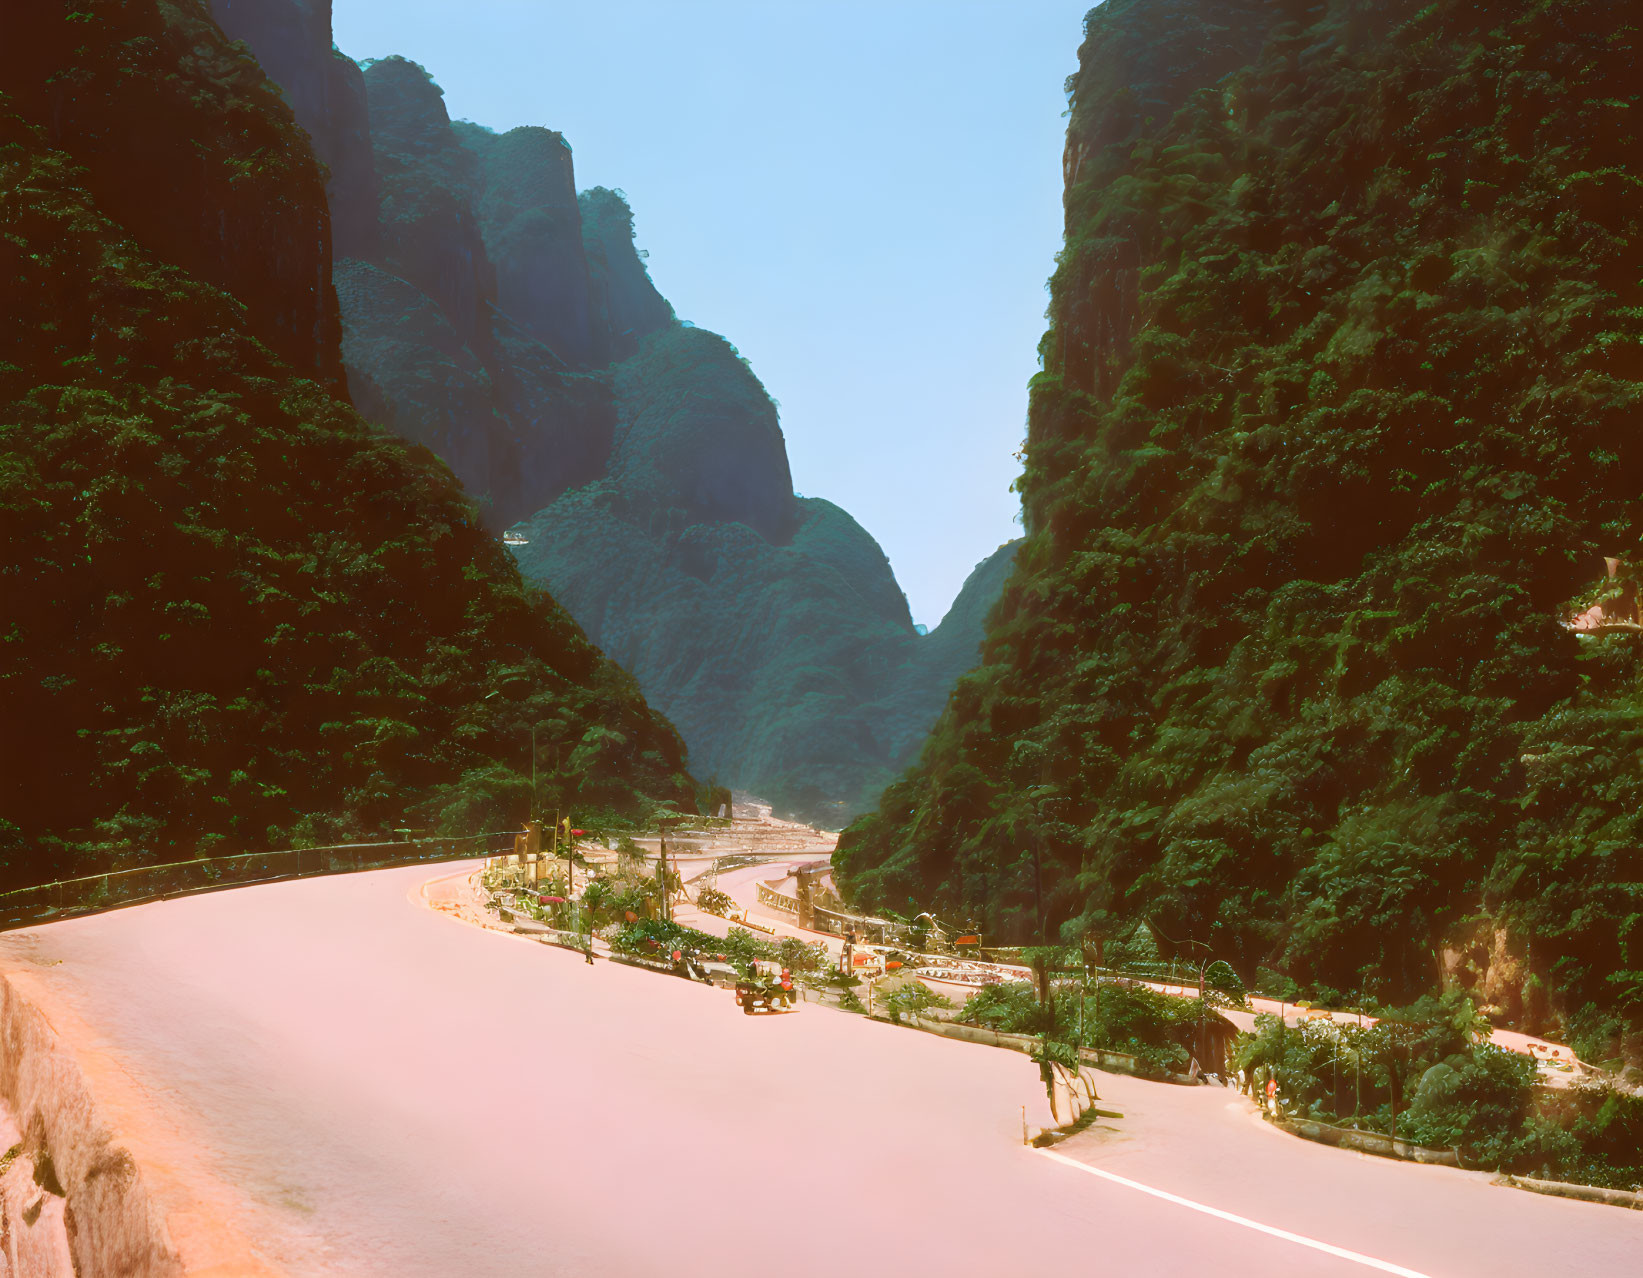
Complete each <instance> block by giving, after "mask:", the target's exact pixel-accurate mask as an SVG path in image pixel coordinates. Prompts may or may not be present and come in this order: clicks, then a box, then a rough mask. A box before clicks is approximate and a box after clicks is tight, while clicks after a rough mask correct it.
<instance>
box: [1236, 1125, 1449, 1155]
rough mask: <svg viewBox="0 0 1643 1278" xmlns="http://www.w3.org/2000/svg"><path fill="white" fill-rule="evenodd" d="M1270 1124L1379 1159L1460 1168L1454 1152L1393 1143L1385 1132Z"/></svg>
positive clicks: (1329, 1126) (1400, 1142)
mask: <svg viewBox="0 0 1643 1278" xmlns="http://www.w3.org/2000/svg"><path fill="white" fill-rule="evenodd" d="M1267 1121H1268V1122H1270V1123H1271V1124H1272V1125H1273V1126H1275V1127H1277V1128H1279V1129H1280V1130H1282V1131H1286V1132H1288V1133H1289V1134H1290V1135H1291V1136H1299V1137H1300V1138H1301V1139H1302V1140H1315V1141H1317V1142H1318V1143H1319V1144H1321V1145H1335V1146H1337V1147H1339V1148H1341V1149H1353V1150H1357V1151H1358V1152H1359V1153H1362V1154H1374V1155H1376V1156H1377V1157H1380V1158H1401V1159H1403V1160H1405V1161H1406V1162H1412V1163H1430V1164H1432V1165H1434V1166H1437V1167H1459V1166H1460V1158H1459V1156H1458V1155H1457V1154H1456V1153H1455V1151H1454V1150H1452V1149H1428V1148H1426V1147H1425V1146H1424V1145H1415V1144H1411V1143H1410V1142H1409V1141H1406V1140H1394V1139H1393V1138H1392V1137H1391V1136H1388V1135H1387V1134H1386V1133H1385V1132H1366V1131H1363V1130H1361V1129H1360V1128H1357V1127H1335V1126H1332V1125H1331V1124H1329V1123H1320V1122H1316V1121H1314V1120H1313V1119H1310V1118H1272V1117H1270V1116H1269V1117H1268V1119H1267Z"/></svg>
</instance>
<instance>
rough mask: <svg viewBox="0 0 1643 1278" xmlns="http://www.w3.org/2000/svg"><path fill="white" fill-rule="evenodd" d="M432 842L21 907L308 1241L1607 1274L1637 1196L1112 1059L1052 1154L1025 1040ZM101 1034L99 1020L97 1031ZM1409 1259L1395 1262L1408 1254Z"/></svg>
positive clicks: (580, 1265)
mask: <svg viewBox="0 0 1643 1278" xmlns="http://www.w3.org/2000/svg"><path fill="white" fill-rule="evenodd" d="M432 873H433V871H431V870H430V869H429V868H427V867H416V868H411V869H404V870H391V871H383V872H378V873H371V874H362V875H354V876H346V877H336V878H325V879H310V880H306V881H302V882H295V883H283V884H273V885H268V886H264V887H256V888H246V889H240V890H236V891H231V892H222V893H217V894H214V895H209V896H202V897H196V898H192V899H188V900H180V901H172V902H165V903H161V904H157V905H149V906H143V907H139V908H136V909H130V910H123V911H118V912H115V913H112V914H107V915H102V916H99V917H95V918H88V919H80V920H75V921H71V922H66V923H61V924H56V925H54V926H51V927H47V928H40V929H35V930H34V931H33V932H31V933H24V934H19V935H16V936H13V937H8V938H0V961H4V962H5V963H7V964H10V965H17V966H22V965H27V966H30V967H31V968H33V970H34V971H35V972H36V974H37V975H38V976H39V978H40V979H42V980H44V981H45V982H47V984H48V985H49V987H50V988H51V989H52V990H53V991H54V992H55V996H56V997H58V998H60V999H62V1000H63V1001H64V1003H65V1004H66V1005H67V1006H68V1007H69V1008H70V1009H71V1010H73V1011H74V1012H76V1013H78V1015H79V1016H80V1017H81V1018H83V1020H84V1021H85V1022H86V1023H87V1024H88V1025H90V1026H91V1027H93V1028H94V1030H95V1033H96V1035H97V1036H98V1037H99V1038H100V1043H99V1044H97V1046H99V1047H100V1048H101V1049H102V1050H104V1051H106V1052H109V1053H112V1054H113V1055H114V1056H116V1057H117V1058H118V1060H119V1061H120V1063H121V1064H122V1066H123V1068H124V1069H125V1071H126V1072H127V1075H128V1076H129V1078H130V1079H131V1080H133V1082H135V1083H136V1084H137V1085H139V1086H140V1087H141V1088H143V1089H144V1090H146V1092H147V1093H148V1097H149V1103H150V1104H152V1105H153V1106H155V1107H156V1108H157V1110H158V1112H159V1113H160V1114H161V1115H163V1116H164V1119H165V1121H166V1122H167V1123H168V1124H169V1125H171V1126H173V1128H174V1129H175V1130H176V1131H177V1132H178V1133H179V1134H180V1136H179V1139H180V1141H181V1140H187V1141H189V1142H193V1141H197V1142H198V1144H197V1145H195V1144H193V1143H190V1144H189V1148H188V1150H187V1151H186V1152H184V1151H177V1152H175V1153H174V1156H173V1162H174V1164H175V1166H174V1168H173V1170H175V1171H177V1172H178V1173H179V1174H181V1175H184V1176H186V1177H194V1178H195V1179H197V1180H200V1181H201V1182H202V1183H203V1182H204V1181H205V1180H206V1179H208V1178H215V1180H218V1181H227V1182H229V1183H230V1184H232V1185H233V1186H235V1187H237V1189H238V1190H239V1191H241V1192H242V1193H243V1196H244V1200H245V1201H244V1204H243V1208H242V1209H241V1215H240V1220H239V1223H240V1224H241V1226H242V1227H243V1228H244V1229H246V1230H247V1231H248V1232H249V1233H250V1234H251V1235H252V1236H253V1237H254V1238H256V1239H257V1240H258V1241H259V1243H260V1245H261V1246H262V1248H263V1250H264V1251H265V1252H266V1253H267V1254H268V1255H269V1256H270V1257H271V1258H272V1259H274V1260H275V1261H277V1262H279V1263H280V1264H281V1265H282V1266H283V1267H284V1268H285V1269H286V1270H287V1271H288V1272H291V1273H296V1274H306V1273H328V1272H329V1273H348V1274H361V1275H378V1274H381V1275H388V1274H393V1275H440V1276H441V1278H455V1276H461V1278H489V1276H490V1275H497V1276H503V1275H506V1276H507V1278H523V1276H528V1275H539V1274H540V1275H546V1274H565V1275H577V1276H578V1278H580V1276H583V1275H588V1276H593V1275H619V1276H622V1278H643V1276H647V1275H653V1274H654V1275H663V1274H666V1275H670V1276H672V1275H678V1276H681V1278H684V1276H688V1275H696V1274H701V1275H714V1276H715V1278H737V1276H739V1275H765V1274H770V1275H776V1274H781V1275H828V1278H836V1276H837V1275H839V1274H848V1273H864V1274H871V1273H881V1274H893V1275H908V1274H940V1275H944V1276H951V1278H962V1276H963V1275H972V1274H973V1275H988V1276H989V1278H1013V1276H1015V1275H1025V1274H1029V1273H1038V1272H1052V1273H1076V1274H1083V1273H1091V1272H1101V1273H1111V1274H1138V1275H1139V1274H1144V1275H1175V1274H1180V1275H1187V1274H1193V1275H1197V1274H1201V1273H1206V1272H1208V1273H1215V1274H1218V1275H1245V1274H1247V1275H1260V1276H1261V1278H1272V1276H1273V1275H1288V1274H1294V1275H1320V1276H1322V1278H1336V1276H1339V1275H1362V1274H1368V1273H1373V1272H1409V1271H1413V1272H1416V1273H1421V1274H1429V1275H1431V1276H1432V1278H1440V1276H1442V1278H1449V1276H1461V1275H1485V1274H1487V1275H1493V1276H1495V1278H1498V1276H1499V1275H1515V1274H1524V1275H1536V1276H1537V1278H1538V1276H1545V1275H1557V1274H1576V1273H1579V1274H1583V1275H1606V1274H1623V1273H1628V1272H1637V1268H1636V1266H1637V1257H1638V1256H1639V1254H1643V1215H1637V1214H1633V1213H1628V1212H1622V1211H1619V1210H1616V1209H1612V1208H1604V1207H1598V1206H1593V1205H1588V1204H1583V1203H1573V1202H1567V1201H1562V1200H1553V1199H1546V1198H1539V1197H1535V1196H1533V1195H1529V1194H1523V1193H1519V1192H1515V1191H1511V1190H1506V1189H1499V1188H1493V1187H1490V1186H1489V1185H1488V1184H1487V1183H1486V1178H1483V1177H1479V1176H1474V1175H1471V1174H1466V1173H1456V1172H1452V1171H1445V1170H1442V1169H1434V1168H1419V1167H1408V1166H1403V1165H1397V1164H1391V1163H1386V1162H1381V1161H1378V1160H1374V1159H1368V1158H1364V1157H1361V1156H1358V1155H1354V1154H1349V1153H1342V1152H1341V1151H1338V1150H1331V1149H1326V1148H1323V1147H1320V1146H1315V1145H1310V1144H1306V1143H1304V1142H1300V1141H1297V1140H1293V1139H1290V1138H1287V1137H1284V1136H1282V1135H1280V1134H1279V1133H1276V1132H1274V1131H1272V1130H1271V1129H1270V1128H1267V1127H1264V1126H1263V1125H1262V1124H1260V1122H1259V1121H1258V1120H1257V1119H1255V1118H1254V1117H1253V1116H1252V1115H1251V1113H1250V1111H1249V1110H1248V1108H1247V1107H1246V1106H1245V1105H1244V1104H1243V1103H1242V1102H1241V1101H1239V1100H1238V1099H1237V1098H1235V1097H1234V1096H1233V1095H1232V1094H1231V1093H1229V1092H1226V1091H1222V1090H1220V1089H1215V1088H1207V1087H1206V1088H1198V1089H1186V1088H1172V1087H1167V1086H1163V1085H1155V1084H1145V1083H1140V1082H1137V1081H1134V1080H1129V1079H1122V1078H1111V1079H1108V1080H1106V1081H1105V1082H1104V1084H1103V1095H1104V1096H1105V1097H1106V1098H1107V1099H1108V1103H1109V1104H1111V1105H1112V1107H1113V1108H1116V1109H1120V1110H1122V1111H1123V1112H1124V1113H1125V1118H1124V1119H1123V1120H1121V1121H1112V1122H1104V1123H1103V1124H1102V1125H1101V1127H1100V1128H1097V1129H1095V1130H1093V1131H1092V1132H1090V1133H1087V1134H1085V1135H1083V1136H1080V1137H1077V1138H1075V1139H1074V1140H1072V1141H1069V1142H1066V1143H1065V1144H1063V1145H1062V1146H1060V1147H1059V1149H1058V1150H1057V1152H1058V1153H1060V1154H1063V1155H1066V1156H1069V1157H1071V1158H1072V1159H1074V1160H1077V1161H1079V1162H1081V1163H1084V1164H1087V1165H1089V1166H1092V1167H1094V1168H1097V1169H1099V1170H1101V1171H1104V1172H1107V1173H1109V1174H1112V1175H1117V1176H1121V1177H1125V1178H1128V1179H1130V1180H1133V1181H1137V1182H1142V1183H1145V1184H1146V1185H1149V1186H1153V1187H1156V1188H1158V1189H1161V1190H1164V1191H1168V1192H1170V1193H1173V1194H1174V1195H1177V1196H1179V1197H1180V1198H1181V1199H1185V1200H1192V1201H1195V1202H1199V1203H1202V1204H1206V1205H1209V1206H1211V1207H1214V1208H1217V1209H1220V1210H1221V1211H1223V1212H1227V1213H1233V1214H1236V1215H1240V1216H1246V1217H1250V1218H1253V1219H1254V1220H1256V1221H1259V1222H1262V1223H1265V1224H1268V1225H1270V1226H1274V1227H1277V1228H1279V1229H1282V1230H1287V1231H1291V1232H1293V1233H1295V1234H1299V1235H1303V1236H1306V1237H1308V1238H1313V1239H1318V1240H1322V1241H1323V1242H1325V1243H1328V1244H1332V1245H1334V1246H1336V1247H1338V1248H1342V1249H1347V1250H1350V1251H1355V1252H1360V1253H1363V1255H1364V1256H1366V1257H1369V1258H1373V1259H1376V1260H1378V1261H1380V1262H1381V1264H1380V1265H1379V1267H1370V1266H1366V1265H1365V1264H1364V1263H1362V1262H1361V1261H1359V1260H1352V1259H1348V1258H1343V1257H1341V1256H1339V1255H1337V1254H1331V1253H1327V1252H1323V1251H1318V1250H1314V1249H1309V1248H1307V1247H1305V1246H1303V1245H1302V1244H1300V1243H1297V1242H1295V1241H1292V1240H1290V1239H1288V1238H1283V1237H1276V1236H1273V1235H1271V1234H1268V1233H1262V1232H1258V1231H1255V1230H1252V1229H1250V1228H1248V1227H1246V1226H1244V1225H1240V1224H1238V1223H1236V1222H1233V1221H1228V1220H1226V1219H1223V1218H1221V1217H1217V1216H1212V1215H1208V1214H1205V1213H1204V1212H1202V1211H1199V1210H1195V1209H1194V1208H1192V1207H1190V1206H1187V1205H1183V1203H1182V1202H1178V1201H1172V1200H1167V1199H1163V1198H1159V1197H1156V1196H1152V1195H1149V1194H1146V1193H1143V1192H1141V1191H1140V1190H1137V1189H1135V1188H1132V1187H1130V1186H1129V1185H1126V1184H1123V1183H1119V1182H1118V1181H1114V1180H1111V1179H1107V1178H1103V1177H1101V1176H1097V1175H1092V1174H1087V1173H1085V1172H1084V1171H1083V1170H1081V1169H1080V1168H1079V1167H1077V1166H1069V1165H1066V1164H1064V1163H1062V1162H1058V1161H1054V1160H1052V1159H1051V1158H1049V1157H1047V1156H1046V1155H1045V1154H1043V1153H1040V1152H1036V1151H1032V1150H1029V1149H1026V1148H1024V1147H1023V1146H1022V1145H1021V1144H1020V1132H1021V1106H1022V1105H1023V1104H1025V1105H1027V1107H1028V1116H1029V1120H1030V1121H1033V1122H1035V1123H1043V1122H1045V1121H1047V1120H1046V1118H1045V1116H1044V1113H1045V1107H1044V1103H1043V1093H1042V1091H1041V1090H1040V1089H1039V1088H1038V1084H1037V1073H1036V1069H1035V1068H1034V1067H1033V1066H1032V1065H1031V1064H1030V1063H1029V1062H1027V1061H1026V1060H1024V1059H1023V1058H1022V1057H1020V1056H1017V1055H1015V1054H1013V1053H1007V1052H1001V1051H997V1050H993V1049H989V1048H983V1047H975V1046H971V1045H968V1044H961V1043H954V1042H950V1041H947V1040H943V1039H939V1038H935V1037H932V1036H929V1035H924V1034H919V1033H916V1032H912V1031H907V1030H898V1029H894V1028H891V1027H889V1026H885V1025H881V1024H876V1023H870V1022H867V1021H865V1020H863V1019H861V1018H857V1017H850V1016H847V1015H845V1014H843V1013H838V1012H833V1011H829V1010H825V1009H821V1008H817V1007H813V1006H812V1007H806V1008H804V1009H802V1010H801V1011H799V1012H798V1013H796V1014H792V1015H785V1016H769V1017H763V1016H761V1017H752V1018H749V1017H744V1016H742V1015H740V1014H739V1013H738V1012H737V1010H736V1009H735V1008H734V1007H733V1005H732V1003H731V999H730V995H729V994H728V993H726V992H724V991H720V990H714V989H711V988H708V987H704V986H699V985H692V984H689V983H686V982H683V981H678V980H674V979H671V978H667V977H661V976H657V975H653V974H651V973H648V972H645V971H641V970H637V969H633V968H625V967H619V966H616V965H612V964H609V963H605V962H600V963H599V964H597V965H596V966H594V967H591V968H590V967H588V966H587V965H586V964H584V963H583V961H582V960H581V959H580V958H579V957H578V956H576V955H574V954H571V953H569V952H566V951H562V950H555V949H550V948H547V947H544V946H540V945H537V944H535V943H533V942H529V941H524V940H520V939H517V938H513V937H508V936H502V935H498V934H496V933H491V932H483V931H480V930H478V929H476V928H473V927H470V926H467V925H465V924H462V923H460V922H457V921H454V920H452V919H450V918H448V917H445V916H443V915H440V914H437V913H435V912H433V911H430V910H429V909H427V908H426V907H425V906H424V905H423V904H422V903H421V899H420V889H421V887H422V885H423V884H424V883H425V882H426V881H427V880H428V879H429V878H430V876H431V874H432ZM82 1046H83V1047H84V1046H89V1044H82ZM1396 1266H1404V1267H1406V1269H1405V1270H1402V1271H1400V1270H1398V1269H1397V1268H1396Z"/></svg>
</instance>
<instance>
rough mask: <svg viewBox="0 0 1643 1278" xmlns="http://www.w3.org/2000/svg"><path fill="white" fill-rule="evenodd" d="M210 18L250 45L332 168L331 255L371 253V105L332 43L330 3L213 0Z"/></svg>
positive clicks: (328, 188) (328, 189)
mask: <svg viewBox="0 0 1643 1278" xmlns="http://www.w3.org/2000/svg"><path fill="white" fill-rule="evenodd" d="M211 16H212V17H213V18H215V19H216V20H217V25H218V26H219V27H221V28H222V31H223V34H224V35H226V36H227V37H228V38H229V39H230V40H243V41H244V42H245V44H246V45H247V46H248V47H249V48H250V50H251V52H252V54H253V55H254V56H255V57H256V59H257V62H258V64H259V65H260V66H261V67H262V69H263V71H264V73H266V75H267V76H268V78H269V79H270V80H272V81H273V82H274V83H275V84H276V85H277V86H278V87H279V88H280V90H281V91H282V92H283V93H284V95H285V100H286V102H287V103H288V104H289V105H290V107H291V112H292V114H293V116H295V118H296V121H297V123H298V124H299V125H300V126H301V127H302V129H303V130H304V132H306V133H307V134H308V136H309V138H310V140H311V141H312V143H313V148H314V156H315V158H316V159H318V160H319V162H320V163H321V164H323V165H324V166H325V167H326V169H327V170H328V172H329V176H328V177H327V178H326V183H325V198H326V203H327V204H328V205H329V207H330V210H331V250H332V254H333V256H334V257H336V258H344V257H371V256H374V255H375V253H376V251H377V183H376V172H375V169H374V166H373V161H372V157H371V119H370V107H369V105H368V104H367V102H366V98H365V80H364V77H363V76H362V75H361V74H360V69H359V67H358V66H356V65H355V64H354V62H353V60H352V59H351V58H346V57H344V56H343V55H342V54H341V53H339V52H337V50H336V49H335V48H333V47H332V45H331V0H284V2H282V3H271V2H270V0H211Z"/></svg>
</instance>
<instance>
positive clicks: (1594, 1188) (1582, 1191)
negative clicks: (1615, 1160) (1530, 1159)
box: [1494, 1172, 1643, 1211]
mask: <svg viewBox="0 0 1643 1278" xmlns="http://www.w3.org/2000/svg"><path fill="white" fill-rule="evenodd" d="M1494 1183H1495V1184H1497V1185H1506V1186H1509V1187H1510V1188H1512V1189H1527V1190H1528V1191H1529V1192H1530V1193H1532V1194H1550V1195H1552V1196H1553V1197H1556V1198H1578V1199H1580V1200H1581V1201H1583V1202H1588V1203H1604V1204H1606V1205H1608V1206H1610V1207H1628V1208H1630V1209H1631V1210H1633V1211H1643V1194H1640V1193H1637V1192H1636V1191H1634V1190H1630V1189H1605V1188H1603V1187H1602V1186H1601V1185H1575V1184H1571V1183H1570V1182H1568V1181H1563V1180H1534V1179H1532V1178H1531V1177H1528V1176H1509V1175H1507V1174H1506V1173H1505V1172H1502V1173H1501V1174H1500V1175H1499V1176H1496V1177H1495V1182H1494Z"/></svg>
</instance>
